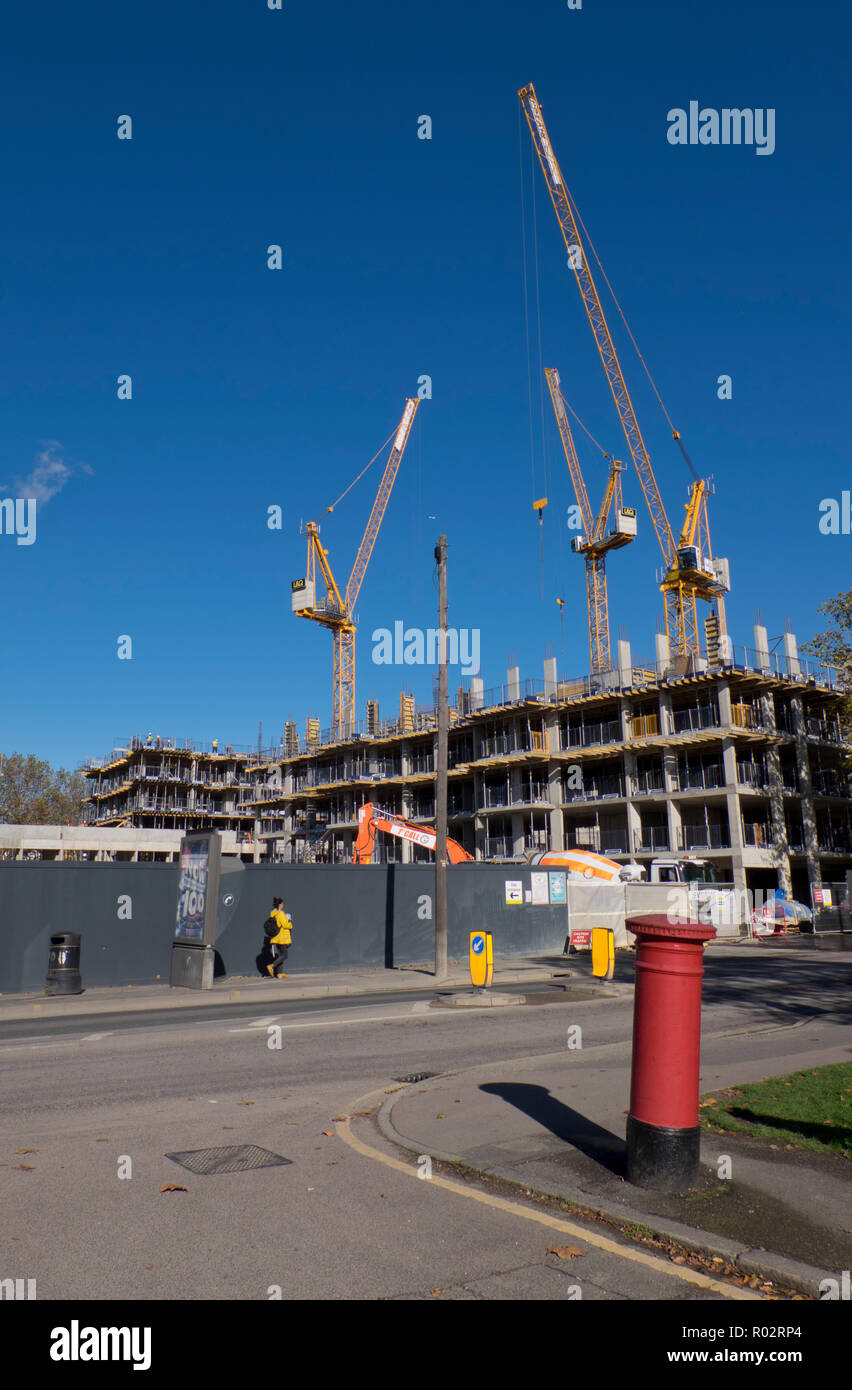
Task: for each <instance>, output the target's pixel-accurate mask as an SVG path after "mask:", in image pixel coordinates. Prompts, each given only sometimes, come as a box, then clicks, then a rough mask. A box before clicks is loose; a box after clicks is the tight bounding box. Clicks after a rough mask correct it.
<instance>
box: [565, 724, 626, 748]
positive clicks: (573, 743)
mask: <svg viewBox="0 0 852 1390" xmlns="http://www.w3.org/2000/svg"><path fill="white" fill-rule="evenodd" d="M623 737H624V735H623V733H622V729H621V724H620V723H619V721H618V720H617V719H614V720H611V721H610V722H608V723H606V724H604V723H601V724H573V725H572V724H568V725H566V726H565V747H566V749H567V748H595V747H598V746H599V745H600V744H603V743H620V742H621V741H622V739H623Z"/></svg>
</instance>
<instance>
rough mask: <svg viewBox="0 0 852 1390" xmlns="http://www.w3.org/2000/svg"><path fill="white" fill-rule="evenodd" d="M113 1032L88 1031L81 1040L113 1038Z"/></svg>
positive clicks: (95, 1040)
mask: <svg viewBox="0 0 852 1390" xmlns="http://www.w3.org/2000/svg"><path fill="white" fill-rule="evenodd" d="M111 1037H112V1033H87V1034H86V1036H85V1037H84V1038H81V1042H99V1041H100V1039H101V1038H111Z"/></svg>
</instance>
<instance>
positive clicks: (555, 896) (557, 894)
mask: <svg viewBox="0 0 852 1390" xmlns="http://www.w3.org/2000/svg"><path fill="white" fill-rule="evenodd" d="M566 900H567V899H566V895H565V874H564V872H563V873H551V875H550V901H551V903H552V904H553V905H554V906H556V907H564V906H565V903H566Z"/></svg>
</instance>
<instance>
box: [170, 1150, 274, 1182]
mask: <svg viewBox="0 0 852 1390" xmlns="http://www.w3.org/2000/svg"><path fill="white" fill-rule="evenodd" d="M166 1158H170V1159H171V1160H172V1162H173V1163H179V1164H180V1166H181V1168H188V1169H189V1171H190V1173H197V1174H198V1175H199V1176H200V1177H205V1178H207V1177H210V1175H211V1174H212V1173H247V1172H248V1171H249V1170H250V1169H252V1168H280V1167H281V1166H282V1165H284V1164H289V1163H292V1161H293V1160H292V1159H291V1158H282V1157H281V1155H280V1154H274V1153H270V1151H269V1149H259V1148H258V1146H257V1144H225V1145H223V1147H221V1148H218V1149H187V1150H186V1151H185V1152H184V1153H177V1154H166Z"/></svg>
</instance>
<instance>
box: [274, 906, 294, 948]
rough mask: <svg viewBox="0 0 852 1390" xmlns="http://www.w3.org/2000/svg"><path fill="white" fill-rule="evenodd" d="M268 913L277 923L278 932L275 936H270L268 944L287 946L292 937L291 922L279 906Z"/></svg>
mask: <svg viewBox="0 0 852 1390" xmlns="http://www.w3.org/2000/svg"><path fill="white" fill-rule="evenodd" d="M269 915H270V917H271V918H272V920H273V921H274V922H277V923H278V933H277V935H276V936H273V937H270V944H271V945H272V946H289V945H290V941H291V939H292V937H291V927H292V925H293V924H292V922H291V921H290V918H289V917H288V916H287V913H286V912H282V910H281V908H280V907H276V908H273V910H272V912H270V914H269Z"/></svg>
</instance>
